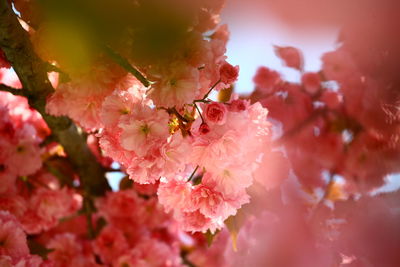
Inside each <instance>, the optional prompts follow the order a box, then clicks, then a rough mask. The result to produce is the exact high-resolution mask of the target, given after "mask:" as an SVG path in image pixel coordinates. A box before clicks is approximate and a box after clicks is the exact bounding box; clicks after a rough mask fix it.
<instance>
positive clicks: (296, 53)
mask: <svg viewBox="0 0 400 267" xmlns="http://www.w3.org/2000/svg"><path fill="white" fill-rule="evenodd" d="M275 54H276V55H277V56H278V57H279V58H280V59H282V60H283V62H284V63H285V65H286V66H288V67H290V68H295V69H298V70H301V69H302V68H303V56H302V54H301V52H300V50H298V49H297V48H294V47H291V46H286V47H283V46H275Z"/></svg>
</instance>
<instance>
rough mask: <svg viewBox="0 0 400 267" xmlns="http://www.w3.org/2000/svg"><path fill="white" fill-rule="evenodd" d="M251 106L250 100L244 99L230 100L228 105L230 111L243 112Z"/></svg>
mask: <svg viewBox="0 0 400 267" xmlns="http://www.w3.org/2000/svg"><path fill="white" fill-rule="evenodd" d="M249 106H250V102H249V101H248V100H244V99H233V100H231V101H230V103H229V105H228V107H229V111H232V112H242V111H245V110H246V109H247V108H248V107H249Z"/></svg>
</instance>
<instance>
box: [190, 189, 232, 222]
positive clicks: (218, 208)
mask: <svg viewBox="0 0 400 267" xmlns="http://www.w3.org/2000/svg"><path fill="white" fill-rule="evenodd" d="M191 198H192V203H193V205H194V206H195V207H196V208H198V209H199V210H200V212H201V213H202V214H204V215H205V216H207V217H209V218H213V217H219V216H220V215H221V214H222V213H223V211H222V209H223V206H224V201H225V200H224V198H223V196H222V194H221V193H220V192H217V191H214V190H212V189H211V188H209V187H208V186H205V185H203V184H200V185H198V186H196V187H195V188H194V189H193V192H192V194H191ZM224 217H225V216H224Z"/></svg>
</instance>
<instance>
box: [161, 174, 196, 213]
mask: <svg viewBox="0 0 400 267" xmlns="http://www.w3.org/2000/svg"><path fill="white" fill-rule="evenodd" d="M191 192H192V187H191V184H190V183H188V182H186V181H185V180H184V178H181V177H177V178H175V179H172V180H170V181H167V182H166V181H164V182H161V183H160V186H159V187H158V191H157V195H158V199H159V201H160V203H161V204H162V205H163V206H164V208H165V210H166V211H167V212H169V211H171V210H176V209H177V210H182V211H185V210H191V209H193V207H192V205H191V204H192V203H191V201H190V195H191Z"/></svg>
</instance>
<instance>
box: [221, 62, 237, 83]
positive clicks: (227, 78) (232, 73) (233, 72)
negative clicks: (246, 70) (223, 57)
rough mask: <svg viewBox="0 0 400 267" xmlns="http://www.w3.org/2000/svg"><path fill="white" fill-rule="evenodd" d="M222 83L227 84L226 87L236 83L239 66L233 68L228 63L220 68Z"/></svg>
mask: <svg viewBox="0 0 400 267" xmlns="http://www.w3.org/2000/svg"><path fill="white" fill-rule="evenodd" d="M219 73H220V80H221V83H223V84H225V87H229V86H230V85H231V84H232V83H234V82H235V81H236V80H237V78H238V75H239V66H232V65H231V64H229V63H228V62H224V63H223V64H222V66H221V67H220V68H219Z"/></svg>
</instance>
